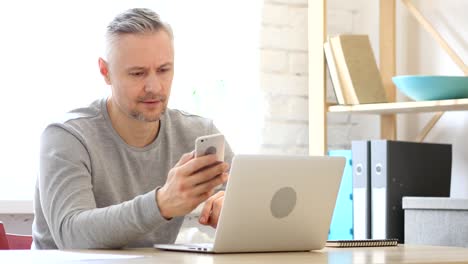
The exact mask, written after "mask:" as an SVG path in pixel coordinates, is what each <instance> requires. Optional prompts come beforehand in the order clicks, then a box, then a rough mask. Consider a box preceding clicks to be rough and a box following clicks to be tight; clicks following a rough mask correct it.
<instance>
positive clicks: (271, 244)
mask: <svg viewBox="0 0 468 264" xmlns="http://www.w3.org/2000/svg"><path fill="white" fill-rule="evenodd" d="M344 166H345V158H343V157H328V156H266V155H237V156H235V157H234V159H233V161H232V164H231V170H230V176H229V181H228V183H227V186H226V193H225V197H224V204H223V207H222V209H221V214H220V217H219V220H218V226H217V228H216V233H215V237H214V243H212V244H155V245H154V247H155V248H158V249H164V250H177V251H196V252H206V253H239V252H280V251H310V250H316V249H321V248H323V247H324V246H325V243H326V241H327V238H328V231H329V228H330V223H331V218H332V214H333V210H334V208H335V202H336V198H337V195H338V189H339V186H340V183H341V177H342V174H343V170H344Z"/></svg>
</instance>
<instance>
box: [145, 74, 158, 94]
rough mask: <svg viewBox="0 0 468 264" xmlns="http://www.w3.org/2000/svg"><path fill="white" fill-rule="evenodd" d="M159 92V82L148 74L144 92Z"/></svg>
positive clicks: (154, 75)
mask: <svg viewBox="0 0 468 264" xmlns="http://www.w3.org/2000/svg"><path fill="white" fill-rule="evenodd" d="M160 90H161V82H160V80H159V78H158V76H156V74H150V75H149V76H148V78H147V79H146V83H145V92H147V93H149V92H153V93H157V92H158V91H160Z"/></svg>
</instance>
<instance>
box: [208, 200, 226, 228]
mask: <svg viewBox="0 0 468 264" xmlns="http://www.w3.org/2000/svg"><path fill="white" fill-rule="evenodd" d="M223 201H224V195H223V196H221V197H218V198H217V199H216V200H214V202H213V206H212V209H211V214H210V218H209V219H208V224H209V225H210V226H212V227H213V228H216V227H217V226H218V220H219V215H220V214H221V207H222V206H223Z"/></svg>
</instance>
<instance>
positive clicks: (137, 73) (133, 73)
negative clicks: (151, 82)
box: [130, 72, 144, 77]
mask: <svg viewBox="0 0 468 264" xmlns="http://www.w3.org/2000/svg"><path fill="white" fill-rule="evenodd" d="M143 74H144V72H131V73H130V75H132V76H136V77H138V76H142V75H143Z"/></svg>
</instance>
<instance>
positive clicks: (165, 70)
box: [159, 68, 171, 72]
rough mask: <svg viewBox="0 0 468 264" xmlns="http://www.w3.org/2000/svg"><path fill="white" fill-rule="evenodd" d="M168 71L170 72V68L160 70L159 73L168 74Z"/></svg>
mask: <svg viewBox="0 0 468 264" xmlns="http://www.w3.org/2000/svg"><path fill="white" fill-rule="evenodd" d="M169 70H171V68H161V69H159V72H168V71H169Z"/></svg>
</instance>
